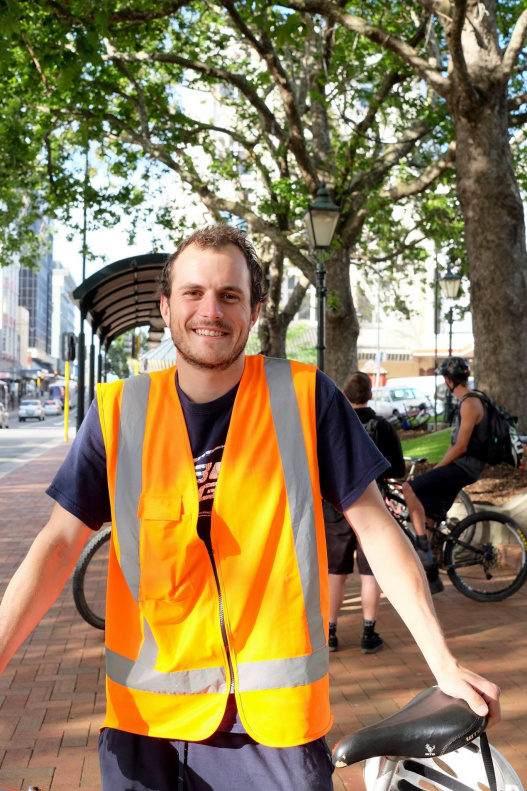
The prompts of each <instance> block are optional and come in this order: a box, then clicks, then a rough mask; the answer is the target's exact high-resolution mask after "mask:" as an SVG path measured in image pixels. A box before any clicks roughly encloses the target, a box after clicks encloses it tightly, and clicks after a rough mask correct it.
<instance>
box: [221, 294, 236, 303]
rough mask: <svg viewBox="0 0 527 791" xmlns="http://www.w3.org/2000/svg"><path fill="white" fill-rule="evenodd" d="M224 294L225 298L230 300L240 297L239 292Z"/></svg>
mask: <svg viewBox="0 0 527 791" xmlns="http://www.w3.org/2000/svg"><path fill="white" fill-rule="evenodd" d="M223 296H224V299H226V300H228V301H229V302H234V301H235V300H237V299H238V295H237V294H224V295H223Z"/></svg>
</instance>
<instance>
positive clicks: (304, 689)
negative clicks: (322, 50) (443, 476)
mask: <svg viewBox="0 0 527 791" xmlns="http://www.w3.org/2000/svg"><path fill="white" fill-rule="evenodd" d="M160 290H161V301H160V307H161V314H162V316H163V319H164V320H165V323H166V325H167V326H168V327H170V331H171V335H172V339H173V341H174V344H175V346H176V349H177V362H178V364H177V369H176V368H171V369H168V370H165V371H158V372H156V373H152V374H145V375H142V376H136V377H132V378H130V379H128V380H126V381H125V382H123V381H118V382H114V383H111V384H106V385H99V386H98V388H97V400H96V401H95V402H94V403H93V404H92V405H91V407H90V409H89V412H88V415H87V417H86V420H85V421H84V423H83V426H82V427H81V429H80V431H79V433H78V435H77V437H76V439H75V442H74V443H73V445H72V448H71V449H70V452H69V454H68V457H67V459H66V461H65V463H64V464H63V465H62V467H61V469H60V470H59V472H58V474H57V476H56V477H55V479H54V481H53V483H52V485H51V486H50V488H49V489H48V492H49V494H50V495H51V496H52V497H53V498H54V499H55V500H56V505H55V508H54V510H53V513H52V516H51V518H50V521H49V523H48V525H47V526H46V527H44V529H43V530H42V532H41V533H40V534H39V535H38V537H37V538H36V539H35V542H34V544H33V545H32V547H31V549H30V550H29V553H28V555H27V557H26V558H25V560H24V561H23V563H22V565H21V567H20V568H19V569H18V571H17V572H16V573H15V576H14V577H13V580H12V581H11V583H10V585H9V587H8V590H7V592H6V594H5V596H4V600H3V602H2V605H1V607H0V645H1V646H2V650H1V652H0V669H3V667H4V666H5V664H6V663H7V661H8V659H9V658H10V657H11V656H12V655H13V653H14V651H15V650H16V648H17V647H18V646H19V645H20V643H21V642H22V640H23V639H24V638H25V637H26V636H27V634H28V633H29V632H30V631H31V629H32V628H33V627H34V626H35V624H36V623H37V622H38V620H39V619H40V618H41V617H42V615H43V614H44V613H45V612H46V611H47V609H48V608H49V606H50V605H51V604H52V602H53V601H54V600H55V599H56V597H57V596H58V594H59V592H60V590H61V589H62V586H63V585H64V582H65V580H66V579H67V577H68V575H69V573H70V572H71V570H72V568H73V566H74V564H75V561H76V559H77V557H78V555H79V552H80V551H81V548H82V546H83V544H84V542H85V541H86V539H87V537H88V536H89V535H90V534H91V530H92V529H98V528H99V527H100V525H101V524H102V523H103V522H104V521H106V520H108V519H110V518H111V521H112V543H111V548H110V560H109V573H108V592H107V614H106V634H105V640H106V661H107V664H106V671H107V688H106V689H107V712H106V718H105V720H104V723H103V726H102V730H101V734H100V739H99V754H100V764H101V775H102V789H103V791H125V789H126V791H154V789H155V791H168V790H169V789H171V790H172V789H174V788H178V789H183V788H184V789H185V790H186V791H211V789H212V791H223V790H226V789H228V790H229V791H239V790H241V789H243V791H246V790H247V789H256V788H257V789H259V791H260V789H262V791H265V790H266V789H267V790H268V791H277V789H278V790H279V791H280V790H281V789H283V791H285V790H286V789H289V788H293V787H298V788H302V789H304V791H309V790H310V789H312V790H313V791H314V790H315V789H316V791H329V789H331V787H332V781H331V773H332V765H331V760H330V754H329V751H328V748H327V745H326V743H325V740H324V735H325V734H326V733H327V732H328V730H329V729H330V727H331V723H332V718H331V714H330V710H329V677H328V660H329V655H328V648H327V635H328V599H329V597H328V579H327V577H328V575H327V556H326V548H325V537H324V522H323V517H322V496H324V497H325V498H326V499H327V500H329V501H330V502H331V503H332V504H333V505H334V506H336V507H338V508H340V509H341V510H344V511H345V513H346V518H347V519H348V521H349V522H350V523H351V524H352V525H353V527H354V529H355V530H356V532H357V534H358V536H359V539H360V541H361V543H362V545H363V548H364V551H365V553H366V555H367V556H368V559H369V561H370V563H371V565H372V568H373V570H374V573H375V575H376V576H377V578H378V579H379V582H380V584H381V585H382V587H383V589H384V590H385V592H386V594H387V596H388V597H389V598H390V599H391V601H392V603H393V604H394V606H395V607H396V608H397V609H398V611H399V612H400V613H401V614H402V616H403V618H404V619H405V620H406V622H407V624H408V626H409V627H410V629H411V630H412V632H413V634H414V636H415V638H416V640H417V641H418V643H419V645H420V647H421V649H422V651H423V653H424V654H425V657H426V659H427V661H428V663H429V665H430V668H431V670H432V672H433V673H434V675H435V677H436V679H437V682H438V684H439V685H440V687H441V689H443V690H444V691H445V692H446V693H449V694H451V695H455V696H458V697H462V698H464V699H466V700H467V701H468V702H469V704H470V705H471V706H472V708H474V709H475V710H477V711H478V712H479V713H485V714H486V713H487V711H489V710H490V714H491V719H494V720H496V719H498V718H499V703H498V694H499V691H498V689H497V687H496V686H495V685H494V684H492V683H490V682H489V681H486V680H485V679H483V678H481V677H480V676H478V675H476V674H475V673H473V672H471V671H470V670H468V669H466V668H463V667H460V666H459V665H458V664H457V662H456V660H455V659H454V657H453V656H452V654H451V653H450V651H449V649H448V647H447V645H446V642H445V639H444V637H443V635H442V632H441V629H440V627H439V624H438V622H437V619H436V617H435V615H434V611H433V606H432V603H431V599H430V596H429V594H428V591H427V589H426V584H425V580H424V578H423V575H422V572H421V570H420V567H419V565H418V564H417V563H416V561H415V555H414V553H413V552H412V549H411V547H410V546H409V544H408V542H407V540H406V538H405V537H404V535H403V534H402V532H401V531H400V529H399V528H398V527H397V525H396V524H395V523H394V522H393V521H392V519H391V517H390V516H389V514H388V513H387V511H386V508H385V507H384V504H383V502H382V499H381V497H380V495H379V492H378V489H377V486H376V484H375V478H376V477H377V476H378V475H379V474H380V473H381V472H382V471H383V470H384V468H385V466H386V462H385V460H384V459H383V457H382V456H381V454H380V453H379V452H378V451H377V449H376V448H375V446H374V445H373V443H372V442H371V441H370V440H369V438H368V437H367V435H366V434H365V432H364V431H363V430H362V429H361V427H360V423H359V421H358V419H357V417H356V415H355V413H354V412H353V410H352V408H351V406H350V405H349V403H348V401H347V399H346V398H345V396H344V395H343V394H342V393H341V392H340V391H339V390H338V388H337V387H336V386H335V385H334V384H333V383H332V381H331V380H330V379H329V378H328V377H326V376H324V375H323V374H321V373H320V372H318V371H317V369H316V368H315V367H314V366H309V365H304V364H300V363H296V362H290V361H287V360H273V359H268V358H264V357H263V356H262V355H255V356H252V357H251V356H246V355H245V351H244V350H245V345H246V342H247V339H248V335H249V331H250V329H251V328H252V327H253V326H254V324H255V322H256V321H257V319H258V315H259V312H260V307H261V303H262V301H263V300H264V298H265V293H264V292H265V280H264V276H263V273H262V269H261V266H260V264H259V261H258V258H257V256H256V253H255V250H254V248H253V246H252V244H251V243H250V241H249V240H248V238H247V237H246V235H245V234H244V233H242V232H241V231H238V230H236V229H234V228H231V227H229V226H226V225H221V224H219V225H215V226H212V227H209V228H206V229H204V230H202V231H197V232H195V233H194V234H192V236H190V237H189V238H188V239H186V240H185V241H183V242H182V243H181V244H180V245H179V247H178V248H177V250H176V252H175V253H174V254H173V255H172V256H171V257H170V258H169V259H168V261H167V264H166V266H165V267H164V270H163V274H162V278H161V285H160Z"/></svg>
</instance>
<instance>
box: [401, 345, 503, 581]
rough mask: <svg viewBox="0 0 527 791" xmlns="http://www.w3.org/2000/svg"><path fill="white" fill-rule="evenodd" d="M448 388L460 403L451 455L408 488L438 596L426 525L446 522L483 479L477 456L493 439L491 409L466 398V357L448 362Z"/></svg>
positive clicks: (419, 551) (442, 370)
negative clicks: (466, 489)
mask: <svg viewBox="0 0 527 791" xmlns="http://www.w3.org/2000/svg"><path fill="white" fill-rule="evenodd" d="M438 373H440V374H441V375H442V376H444V377H445V384H446V386H447V388H448V389H449V390H450V392H451V393H452V394H453V395H454V397H455V398H456V399H457V401H458V403H459V406H458V409H457V410H456V413H455V415H454V421H453V425H452V439H451V444H450V447H449V448H448V450H447V452H446V453H445V455H444V456H443V458H442V459H441V461H439V462H438V463H437V464H436V465H435V467H434V468H433V469H432V470H430V471H429V472H425V473H424V474H423V475H419V476H418V477H417V478H414V479H413V480H411V481H406V482H405V483H404V484H403V494H404V498H405V500H406V504H407V505H408V511H409V514H410V519H411V522H412V525H413V526H414V528H415V531H416V533H417V554H418V555H419V557H420V558H421V560H422V561H423V564H424V566H425V568H426V570H427V576H428V581H429V583H430V589H431V591H432V593H439V592H440V591H442V590H443V583H442V582H441V580H440V579H439V576H438V573H437V563H436V562H435V560H434V558H433V555H432V553H431V552H430V548H429V546H428V537H427V534H426V524H427V523H428V524H433V523H434V522H435V521H437V520H438V519H442V518H443V517H444V516H445V514H446V513H447V511H448V510H449V509H450V507H451V506H452V503H453V502H454V500H455V499H456V497H457V495H458V493H459V492H460V491H461V489H463V488H464V487H465V486H468V485H469V484H471V483H474V482H475V481H477V480H478V478H480V477H481V474H482V472H483V468H484V467H485V462H484V461H483V460H482V459H479V458H478V457H477V452H478V451H477V448H478V447H481V446H484V445H485V443H486V442H487V441H488V439H489V422H488V414H487V410H486V408H485V406H484V403H483V401H482V400H481V399H479V398H466V396H467V395H468V394H469V393H471V392H472V390H471V389H470V387H469V386H468V377H469V376H470V366H469V364H468V362H467V361H466V360H465V359H463V358H462V357H448V358H447V359H446V360H443V362H442V363H441V365H440V367H439V371H438Z"/></svg>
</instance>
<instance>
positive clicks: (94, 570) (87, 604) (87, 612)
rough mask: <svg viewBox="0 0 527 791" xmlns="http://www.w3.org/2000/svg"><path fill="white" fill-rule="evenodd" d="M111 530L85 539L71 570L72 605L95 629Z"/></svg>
mask: <svg viewBox="0 0 527 791" xmlns="http://www.w3.org/2000/svg"><path fill="white" fill-rule="evenodd" d="M111 532H112V527H111V525H107V526H106V527H103V528H101V530H99V531H98V532H97V533H96V534H95V535H94V536H93V538H91V539H90V540H89V541H88V543H87V544H86V546H85V547H84V549H83V550H82V552H81V554H80V556H79V559H78V561H77V563H76V565H75V571H74V573H73V600H74V601H75V606H76V607H77V610H78V612H79V614H80V615H81V616H82V618H84V620H85V621H86V622H87V623H89V624H90V626H94V627H95V628H96V629H104V628H105V612H106V580H107V576H108V554H109V549H110V543H109V542H110V536H111ZM0 791H1V789H0Z"/></svg>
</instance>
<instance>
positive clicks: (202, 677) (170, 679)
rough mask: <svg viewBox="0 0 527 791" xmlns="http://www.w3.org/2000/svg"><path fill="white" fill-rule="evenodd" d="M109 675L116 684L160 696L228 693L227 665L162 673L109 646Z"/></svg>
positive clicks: (107, 653)
mask: <svg viewBox="0 0 527 791" xmlns="http://www.w3.org/2000/svg"><path fill="white" fill-rule="evenodd" d="M106 674H107V676H108V678H109V679H111V680H112V681H113V682H114V683H115V684H120V685H121V686H124V687H128V689H137V690H139V691H141V692H157V693H159V694H161V695H204V694H207V693H209V692H217V693H221V692H225V691H226V690H227V686H226V683H225V680H226V679H225V668H224V667H210V668H205V669H204V670H182V671H178V672H175V673H161V672H160V671H159V670H152V669H151V668H149V667H144V666H143V665H140V664H139V662H134V661H133V659H127V658H126V657H124V656H120V655H119V654H116V653H115V652H114V651H110V649H109V648H107V649H106Z"/></svg>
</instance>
